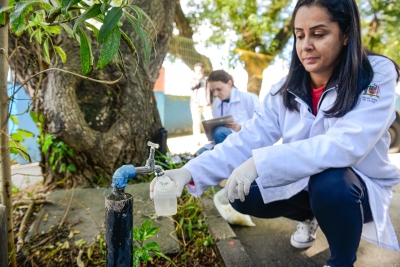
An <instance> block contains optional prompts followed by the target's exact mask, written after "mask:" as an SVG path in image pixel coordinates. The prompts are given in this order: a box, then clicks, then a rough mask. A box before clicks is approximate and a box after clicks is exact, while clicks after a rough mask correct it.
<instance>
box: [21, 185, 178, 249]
mask: <svg viewBox="0 0 400 267" xmlns="http://www.w3.org/2000/svg"><path fill="white" fill-rule="evenodd" d="M126 192H127V193H130V194H132V195H133V197H134V200H133V201H134V202H133V223H134V226H136V227H140V225H141V223H142V222H143V221H145V220H146V219H149V218H150V219H152V220H153V227H160V230H159V232H158V233H157V235H156V236H154V237H153V238H151V239H150V240H149V241H153V242H157V243H158V244H159V245H160V247H161V250H162V252H163V253H165V254H170V253H177V252H179V250H180V248H179V243H178V241H177V236H176V233H175V225H174V222H173V221H172V219H170V218H168V217H158V218H157V216H156V214H155V210H154V205H153V202H152V201H151V200H150V198H149V183H141V184H135V185H129V186H128V187H127V188H126ZM110 193H111V188H108V189H75V193H74V197H73V202H72V205H71V210H70V211H69V213H68V216H67V221H68V222H70V223H72V224H75V223H77V224H76V225H74V226H73V227H72V229H74V230H78V231H79V233H78V234H75V235H74V237H73V238H72V241H76V240H79V239H84V240H85V241H86V244H91V243H92V242H93V241H94V240H95V238H97V236H98V235H99V233H100V231H103V233H104V232H105V231H104V230H105V229H104V227H105V224H104V220H105V209H104V206H105V197H106V196H107V195H109V194H110ZM71 195H72V190H58V191H54V192H52V193H50V194H49V195H48V196H47V199H48V200H50V201H52V202H53V203H54V204H45V205H43V207H42V208H41V210H40V211H39V214H40V213H41V212H44V216H43V217H42V219H41V220H40V222H39V225H38V226H37V223H38V220H36V221H35V222H34V223H33V224H32V226H31V227H30V229H29V233H28V238H29V237H30V236H32V235H33V234H35V231H36V230H37V232H38V233H41V232H42V231H44V232H47V231H48V230H49V229H50V228H51V227H58V225H59V223H60V222H61V220H62V218H63V217H64V214H65V212H66V210H67V207H68V204H69V202H70V199H71ZM45 218H47V219H46V220H45Z"/></svg>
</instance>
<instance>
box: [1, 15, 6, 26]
mask: <svg viewBox="0 0 400 267" xmlns="http://www.w3.org/2000/svg"><path fill="white" fill-rule="evenodd" d="M5 24H6V15H5V13H0V25H1V26H3V25H5Z"/></svg>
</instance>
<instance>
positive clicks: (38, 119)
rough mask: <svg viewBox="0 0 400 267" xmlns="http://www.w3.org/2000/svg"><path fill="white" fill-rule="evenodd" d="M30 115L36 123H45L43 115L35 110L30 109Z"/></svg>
mask: <svg viewBox="0 0 400 267" xmlns="http://www.w3.org/2000/svg"><path fill="white" fill-rule="evenodd" d="M29 115H30V116H31V118H32V120H33V122H34V123H36V124H38V123H43V116H42V115H39V114H38V113H36V112H35V111H32V110H31V111H30V112H29Z"/></svg>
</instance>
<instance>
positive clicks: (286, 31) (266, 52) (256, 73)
mask: <svg viewBox="0 0 400 267" xmlns="http://www.w3.org/2000/svg"><path fill="white" fill-rule="evenodd" d="M291 35H292V32H291V26H290V19H289V20H287V21H286V23H285V24H284V25H283V27H282V28H281V29H280V31H279V32H278V33H277V34H276V35H275V37H274V39H273V40H272V42H271V45H270V46H269V47H268V49H266V48H262V49H261V51H262V52H261V53H255V52H253V51H244V50H240V49H235V52H239V53H240V56H239V59H240V60H241V61H242V62H244V66H245V69H246V72H247V75H248V82H247V91H248V92H251V93H254V94H256V95H259V94H260V91H261V85H262V81H263V76H262V74H263V71H264V69H266V68H267V67H268V66H269V64H270V63H271V62H272V60H274V58H275V56H276V55H278V54H279V53H281V52H282V50H283V48H284V47H285V45H286V44H287V42H288V40H289V38H290V36H291Z"/></svg>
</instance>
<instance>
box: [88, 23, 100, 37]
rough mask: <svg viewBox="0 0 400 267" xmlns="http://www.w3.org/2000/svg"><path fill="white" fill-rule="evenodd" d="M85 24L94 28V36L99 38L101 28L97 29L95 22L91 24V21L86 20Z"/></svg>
mask: <svg viewBox="0 0 400 267" xmlns="http://www.w3.org/2000/svg"><path fill="white" fill-rule="evenodd" d="M85 26H86V27H88V28H90V29H91V30H92V32H93V34H94V36H96V38H97V36H98V35H99V29H97V28H96V26H94V25H93V24H90V23H89V22H85Z"/></svg>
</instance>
